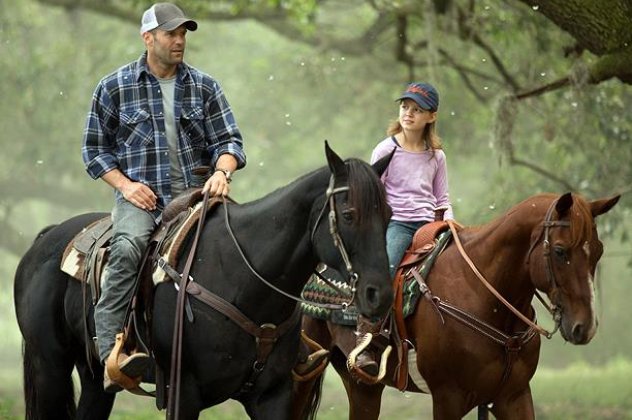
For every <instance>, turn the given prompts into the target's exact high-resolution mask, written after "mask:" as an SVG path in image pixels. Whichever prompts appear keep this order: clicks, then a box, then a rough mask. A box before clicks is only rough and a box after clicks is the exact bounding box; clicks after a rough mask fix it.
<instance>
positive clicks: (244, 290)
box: [15, 145, 392, 420]
mask: <svg viewBox="0 0 632 420" xmlns="http://www.w3.org/2000/svg"><path fill="white" fill-rule="evenodd" d="M325 150H326V155H327V161H328V167H324V168H321V169H318V170H316V171H313V172H311V173H309V174H307V175H304V176H302V177H301V178H299V179H298V180H296V181H294V182H292V183H290V184H289V185H287V186H285V187H282V188H280V189H278V190H276V191H274V192H272V193H270V194H269V195H267V196H265V197H264V198H261V199H259V200H256V201H254V202H251V203H246V204H242V205H236V204H230V205H228V207H227V208H226V212H225V211H224V210H222V209H219V210H218V211H211V212H210V213H209V214H208V215H207V218H206V223H205V225H204V228H203V230H202V233H201V236H200V239H199V244H198V247H197V252H196V256H195V262H194V264H193V267H192V268H191V271H190V274H191V278H192V279H193V282H194V283H196V284H197V285H200V286H202V287H203V288H206V289H207V290H209V291H210V292H212V293H214V294H216V295H218V296H220V297H221V298H223V299H224V300H225V301H228V302H229V303H231V304H232V305H234V306H235V307H237V308H238V309H239V310H240V311H241V312H242V313H243V314H244V315H245V316H246V317H247V318H249V319H250V320H252V321H253V322H254V324H256V325H257V326H259V325H263V324H274V325H279V324H282V323H283V322H284V321H286V320H288V319H290V318H291V317H292V316H293V313H294V311H295V308H296V301H295V300H293V299H290V296H289V295H293V296H296V295H299V294H300V291H301V289H302V288H303V286H304V285H305V283H306V282H307V280H308V278H309V276H310V274H311V273H312V272H313V270H314V269H315V268H316V266H317V264H318V263H319V262H324V263H326V264H327V265H329V266H331V267H334V268H336V269H337V270H338V271H340V272H344V273H348V275H349V278H350V279H351V281H353V282H354V283H355V284H356V289H357V291H356V293H355V298H354V299H355V301H354V303H355V304H356V305H357V307H358V309H359V310H360V312H362V313H363V314H364V315H366V316H380V315H383V314H384V313H385V312H386V311H387V310H388V308H389V307H390V305H391V303H392V292H391V284H390V281H389V275H388V262H387V257H386V251H385V242H384V237H385V231H386V225H387V221H388V218H389V214H390V209H389V207H388V205H387V204H386V201H385V195H384V190H383V187H382V184H381V182H380V180H379V177H378V174H380V173H381V172H382V171H383V170H384V169H385V167H386V165H388V161H389V160H390V158H388V157H387V158H386V159H384V160H382V161H380V162H377V163H376V164H375V165H373V168H372V167H371V166H370V165H368V164H366V163H365V162H363V161H361V160H358V159H348V160H346V161H343V160H341V159H340V158H339V157H338V156H337V155H336V154H335V153H334V152H333V151H332V150H331V149H330V148H329V147H328V146H327V145H325ZM103 215H104V214H103V213H100V214H97V213H92V214H85V215H80V216H76V217H74V218H72V219H69V220H67V221H65V222H63V223H61V224H59V225H57V226H54V227H52V228H47V229H45V230H44V231H42V232H41V233H40V234H39V235H38V238H37V239H36V240H35V242H34V244H33V245H32V247H31V248H30V249H29V250H28V252H27V253H26V254H25V255H24V257H23V258H22V260H21V262H20V264H19V266H18V269H17V272H16V276H15V306H16V313H17V319H18V323H19V326H20V330H21V332H22V335H23V337H24V342H23V353H24V354H23V358H24V394H25V405H26V417H27V418H36V419H45V418H55V419H66V418H82V419H88V418H89V419H99V418H107V417H108V416H109V414H110V412H111V409H112V405H113V402H114V394H108V393H105V392H104V391H103V390H102V384H103V368H102V367H101V366H100V365H99V364H98V360H96V359H94V358H93V359H92V360H89V359H90V357H88V356H86V351H85V339H84V337H85V334H84V330H85V325H84V309H83V308H84V305H85V303H84V302H85V301H86V300H87V301H89V299H90V296H89V294H88V296H85V293H83V294H82V286H81V284H80V283H79V282H78V281H76V280H74V279H71V278H70V277H69V276H68V275H66V274H65V273H63V272H62V271H60V268H59V267H60V260H61V257H62V253H63V251H64V247H65V246H66V244H68V242H69V241H70V240H71V239H72V238H73V237H74V236H75V235H76V234H77V233H78V232H79V231H81V229H83V228H84V227H85V226H87V225H88V224H90V223H91V222H93V221H95V220H97V219H98V218H100V217H103ZM189 242H191V241H189ZM190 247H191V243H189V244H188V245H186V246H185V247H184V250H183V255H187V254H188V251H189V248H190ZM180 260H181V264H179V266H178V267H175V268H176V269H177V270H178V271H179V272H182V268H183V267H182V266H183V265H184V260H185V258H181V259H180ZM266 283H269V284H266ZM271 285H273V286H274V287H275V288H278V290H275V289H273V288H272V287H270V286H271ZM280 291H281V292H280ZM176 296H177V291H176V288H175V287H174V283H173V282H166V283H161V284H159V285H158V286H157V287H156V289H155V295H154V302H153V311H152V312H153V322H152V326H151V331H152V339H153V340H152V344H153V352H154V356H155V358H156V361H157V364H158V366H159V367H160V368H161V369H162V371H164V372H167V373H168V372H169V367H170V361H171V349H172V337H173V330H174V318H175V316H174V314H175V308H176ZM189 302H190V306H191V308H192V312H193V319H194V321H193V322H190V321H188V320H187V319H186V318H185V319H184V332H183V340H182V349H183V350H182V370H181V383H180V388H179V395H180V398H179V404H178V407H177V408H176V409H177V410H178V412H179V415H180V417H181V418H187V419H190V418H197V417H198V415H199V412H200V411H201V410H203V409H204V408H207V407H211V406H213V405H217V404H219V403H221V402H223V401H226V400H228V399H235V400H238V401H240V402H241V404H242V405H243V406H244V408H245V410H246V412H247V413H248V415H249V416H251V417H252V418H257V419H275V420H276V419H282V418H286V417H288V415H289V406H290V395H291V388H292V381H291V369H292V367H293V366H294V364H295V363H296V359H297V349H298V344H299V329H300V325H299V323H296V324H293V325H292V327H291V328H290V330H289V332H288V333H286V334H284V335H282V336H281V337H279V339H278V341H277V342H276V344H275V345H274V347H273V350H272V352H271V353H270V355H269V358H268V359H267V363H266V364H265V367H264V368H263V369H262V370H261V372H260V375H259V376H258V377H257V379H256V381H254V382H252V383H250V385H252V386H251V388H247V387H246V388H245V387H244V385H245V384H246V383H247V382H248V381H249V379H251V378H252V375H253V363H254V362H255V361H256V360H257V354H256V349H257V346H256V343H255V341H256V340H255V339H254V338H253V336H252V335H249V334H247V333H246V332H244V330H243V329H242V327H240V326H238V325H237V324H236V323H235V322H234V321H233V320H231V319H229V317H227V316H226V315H224V314H223V313H220V312H218V311H216V310H215V309H212V308H210V307H209V306H208V305H206V304H204V303H203V302H201V301H200V300H198V299H194V298H190V299H189ZM88 306H90V305H88ZM89 309H90V312H89V318H88V324H89V325H88V327H89V329H90V330H91V331H94V330H93V328H94V326H93V319H92V308H89ZM91 366H92V367H93V368H91ZM73 367H76V368H77V371H78V373H79V378H80V381H81V394H80V397H79V401H78V404H75V401H74V391H73V382H72V378H71V373H72V370H73ZM255 367H256V366H255ZM259 367H261V366H259Z"/></svg>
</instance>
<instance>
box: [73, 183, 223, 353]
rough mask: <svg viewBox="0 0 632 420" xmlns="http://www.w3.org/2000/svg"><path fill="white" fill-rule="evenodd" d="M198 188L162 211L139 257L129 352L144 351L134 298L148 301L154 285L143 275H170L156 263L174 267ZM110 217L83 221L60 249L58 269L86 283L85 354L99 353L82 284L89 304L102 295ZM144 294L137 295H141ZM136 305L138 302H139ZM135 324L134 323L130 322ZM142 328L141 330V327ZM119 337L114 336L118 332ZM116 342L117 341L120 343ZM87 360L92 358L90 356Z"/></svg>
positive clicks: (194, 215)
mask: <svg viewBox="0 0 632 420" xmlns="http://www.w3.org/2000/svg"><path fill="white" fill-rule="evenodd" d="M201 191H202V190H201V189H200V188H196V189H191V190H187V191H185V192H184V193H183V194H181V195H179V196H178V197H176V198H175V199H174V200H173V201H172V202H171V203H169V205H168V206H167V207H166V208H165V210H164V211H163V213H162V221H161V224H160V225H159V226H158V228H157V229H156V230H155V231H154V233H153V234H152V236H151V238H150V241H149V246H148V247H147V251H146V253H145V255H144V256H143V259H142V261H143V264H142V267H141V268H140V270H139V275H138V277H137V280H136V285H135V288H134V290H135V291H134V297H133V299H132V302H130V304H129V306H128V313H127V314H126V320H127V321H126V322H125V325H126V327H125V331H124V337H125V339H126V340H128V339H129V342H125V343H120V347H121V348H125V352H126V353H132V352H134V351H135V349H136V348H138V347H140V348H141V349H142V350H143V351H147V346H146V345H145V344H144V341H145V340H143V338H142V337H141V336H142V335H144V334H145V333H146V326H145V325H142V326H141V325H139V323H140V322H142V321H141V319H139V317H137V316H136V313H135V312H136V311H142V309H141V308H140V307H136V305H137V304H136V301H137V300H142V301H143V302H144V303H148V302H149V301H150V300H151V299H152V296H151V295H152V293H151V292H150V291H148V289H152V287H151V286H152V285H151V284H149V281H147V283H148V284H146V285H145V284H143V285H141V284H140V283H141V282H144V279H148V278H150V277H151V278H152V279H153V283H154V284H157V283H159V282H161V281H167V280H170V277H168V276H167V275H166V274H165V272H164V271H163V270H162V268H161V266H160V265H159V262H160V261H162V262H163V263H167V264H169V265H170V266H172V267H175V266H177V263H178V257H179V255H180V252H181V250H182V247H183V245H184V243H185V240H186V238H187V237H188V235H189V233H191V232H192V230H193V229H195V227H196V224H197V223H198V220H199V218H200V215H201V213H202V201H201V200H202V192H201ZM220 202H221V199H220V198H212V199H210V200H208V204H207V209H209V210H210V209H212V208H214V207H215V206H216V205H217V204H218V203H220ZM112 234H113V231H112V219H111V216H110V215H108V216H105V217H103V218H101V219H99V220H96V221H95V222H93V223H92V224H90V225H88V226H86V227H85V228H84V229H83V230H82V231H81V232H79V233H78V234H77V235H76V236H75V237H74V238H73V239H72V240H71V241H70V242H69V243H68V244H67V245H66V248H65V250H64V253H63V256H62V260H61V265H60V268H61V270H62V271H63V272H65V273H67V274H69V275H70V276H71V277H72V278H74V279H76V280H78V281H80V282H81V283H82V287H83V288H84V334H85V343H86V354H87V355H89V354H92V355H94V356H95V357H97V353H96V348H95V346H93V345H91V344H90V343H92V342H93V341H92V338H91V334H90V333H89V329H88V322H87V317H88V310H87V308H86V306H85V305H86V302H87V297H86V288H87V287H90V291H91V294H92V304H93V305H96V303H97V302H98V300H99V297H100V291H101V277H102V274H103V269H104V267H105V265H106V263H107V260H108V256H109V245H110V240H111V238H112ZM141 294H142V295H143V296H140V295H141ZM138 306H140V305H138ZM131 324H134V325H131ZM139 330H140V331H139ZM117 340H118V337H117ZM118 344H119V343H117V345H118ZM88 360H91V359H90V358H89V357H88Z"/></svg>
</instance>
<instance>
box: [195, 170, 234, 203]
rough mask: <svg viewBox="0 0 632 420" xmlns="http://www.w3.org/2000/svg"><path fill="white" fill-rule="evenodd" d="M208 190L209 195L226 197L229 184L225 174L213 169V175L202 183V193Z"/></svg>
mask: <svg viewBox="0 0 632 420" xmlns="http://www.w3.org/2000/svg"><path fill="white" fill-rule="evenodd" d="M207 191H208V195H209V196H210V197H214V196H216V197H220V196H223V197H226V196H227V195H228V193H229V192H230V184H229V183H228V180H227V179H226V175H225V174H224V172H222V171H215V172H214V173H213V175H211V177H210V178H209V179H207V180H206V182H205V183H204V188H203V189H202V194H204V193H206V192H207Z"/></svg>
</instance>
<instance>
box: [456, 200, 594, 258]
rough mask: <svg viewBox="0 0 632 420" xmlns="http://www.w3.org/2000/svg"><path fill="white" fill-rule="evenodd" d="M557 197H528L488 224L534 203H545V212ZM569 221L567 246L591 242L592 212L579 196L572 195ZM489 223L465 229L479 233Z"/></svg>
mask: <svg viewBox="0 0 632 420" xmlns="http://www.w3.org/2000/svg"><path fill="white" fill-rule="evenodd" d="M559 197H560V195H559V194H553V193H543V194H538V195H534V196H531V197H528V198H526V199H524V200H523V201H521V202H520V203H518V204H515V205H514V206H512V207H511V208H510V209H509V210H507V211H506V212H505V213H504V214H502V215H501V216H499V217H498V218H495V219H494V220H492V221H491V222H489V223H492V222H495V221H500V220H501V219H503V218H505V217H507V216H509V215H511V214H512V213H514V212H516V211H518V210H520V209H521V208H524V207H527V206H531V205H532V204H533V202H534V201H546V202H547V204H546V205H545V207H544V208H545V211H546V210H547V209H548V208H549V206H550V205H551V204H552V203H553V202H554V201H555V200H557V199H558V198H559ZM542 220H544V214H542ZM569 220H570V223H571V226H570V233H571V243H570V244H569V245H570V246H572V247H575V246H577V245H579V244H580V243H581V242H585V241H590V240H591V238H592V234H593V225H594V222H593V217H592V212H591V210H590V206H589V205H588V202H587V201H586V200H585V199H584V198H583V197H582V196H581V195H578V194H573V205H572V206H571V208H570V210H569ZM489 223H486V224H480V225H471V226H465V228H466V229H467V232H468V233H476V232H477V231H480V230H481V229H482V228H484V227H486V226H488V225H489Z"/></svg>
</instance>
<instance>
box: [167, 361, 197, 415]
mask: <svg viewBox="0 0 632 420" xmlns="http://www.w3.org/2000/svg"><path fill="white" fill-rule="evenodd" d="M167 380H168V378H167ZM179 392H180V405H179V407H178V418H180V419H183V420H196V419H197V418H198V417H200V411H202V410H203V409H204V406H203V405H202V399H201V397H200V390H199V388H198V386H197V384H196V382H195V378H194V377H193V375H192V374H190V373H187V372H184V371H183V372H182V376H181V378H180V391H179ZM170 406H171V404H169V407H170ZM174 414H175V413H174Z"/></svg>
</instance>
